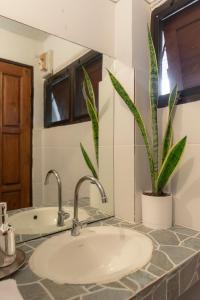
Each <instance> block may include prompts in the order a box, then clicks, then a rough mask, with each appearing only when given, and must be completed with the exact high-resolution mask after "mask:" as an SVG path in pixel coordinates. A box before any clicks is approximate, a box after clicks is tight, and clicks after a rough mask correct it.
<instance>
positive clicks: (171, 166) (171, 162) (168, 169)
mask: <svg viewBox="0 0 200 300" xmlns="http://www.w3.org/2000/svg"><path fill="white" fill-rule="evenodd" d="M186 140H187V137H186V136H185V137H184V138H182V139H181V140H180V141H179V142H177V143H176V144H175V145H174V146H173V147H172V148H171V149H170V151H169V153H168V155H167V157H166V158H165V160H164V162H163V164H162V166H161V169H160V172H159V174H158V179H157V182H156V188H157V193H158V194H161V193H162V190H163V188H164V187H165V185H166V184H167V182H168V180H169V178H170V177H171V176H172V174H173V172H174V171H175V169H176V167H177V165H178V163H179V161H180V159H181V156H182V154H183V151H184V149H185V145H186Z"/></svg>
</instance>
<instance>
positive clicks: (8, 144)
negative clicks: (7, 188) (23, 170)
mask: <svg viewBox="0 0 200 300" xmlns="http://www.w3.org/2000/svg"><path fill="white" fill-rule="evenodd" d="M2 146H3V147H2V148H3V151H2V152H3V153H2V184H19V183H20V134H2Z"/></svg>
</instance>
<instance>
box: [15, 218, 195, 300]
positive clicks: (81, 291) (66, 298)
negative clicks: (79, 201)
mask: <svg viewBox="0 0 200 300" xmlns="http://www.w3.org/2000/svg"><path fill="white" fill-rule="evenodd" d="M92 225H93V226H97V225H99V226H107V225H113V226H119V227H126V228H129V229H131V230H136V231H139V232H142V233H144V234H145V235H147V236H148V237H149V238H151V240H152V242H153V245H154V250H153V255H152V259H151V261H150V262H149V263H148V264H147V265H146V266H144V267H143V268H142V269H140V270H138V271H136V272H134V273H131V274H129V275H128V276H126V277H123V278H121V279H120V280H119V281H116V282H112V283H108V284H90V285H69V284H63V285H59V284H56V283H54V282H52V281H50V280H48V279H44V278H39V277H38V276H37V275H35V274H34V273H33V272H32V271H31V270H30V269H29V266H28V264H27V263H26V264H25V266H24V267H23V268H22V269H21V270H19V271H18V272H17V273H16V274H14V275H13V276H11V277H12V278H13V279H15V280H16V281H17V284H18V288H19V290H20V292H21V294H22V296H23V297H24V299H25V300H93V299H94V300H126V299H134V300H161V299H162V300H175V299H177V298H178V296H179V295H181V294H183V293H184V292H185V291H186V290H187V289H189V287H191V286H192V285H193V284H195V283H196V282H197V281H198V280H199V279H200V232H198V231H195V230H192V229H189V228H186V227H182V226H174V227H172V228H171V229H169V230H152V229H150V228H146V227H144V226H143V225H141V224H129V223H127V222H125V221H122V220H120V219H117V218H110V219H107V220H104V221H100V222H97V223H94V224H91V225H89V226H92ZM47 238H50V237H49V236H48V237H42V238H38V239H36V240H33V241H29V242H25V243H22V244H20V245H18V248H21V249H23V250H24V251H25V252H26V256H27V261H28V259H29V257H30V255H31V254H32V253H33V251H34V249H35V248H36V247H37V246H38V245H39V244H40V243H42V242H43V241H44V240H46V239H47Z"/></svg>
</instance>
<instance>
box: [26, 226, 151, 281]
mask: <svg viewBox="0 0 200 300" xmlns="http://www.w3.org/2000/svg"><path fill="white" fill-rule="evenodd" d="M152 250H153V246H152V242H151V240H150V239H149V238H148V237H146V236H145V235H143V234H141V233H138V232H135V231H133V230H130V229H126V228H117V227H113V226H99V227H90V228H86V229H82V231H81V234H80V235H79V236H77V237H73V236H71V234H70V232H65V233H64V234H63V233H62V234H59V235H58V236H55V237H52V238H50V239H48V240H46V241H45V242H43V243H42V244H41V245H40V246H38V248H36V250H35V251H34V253H33V255H32V256H31V258H30V260H29V265H30V268H31V270H32V271H33V272H34V273H36V274H37V275H38V276H40V277H42V278H48V279H50V280H53V281H54V282H56V283H59V284H64V283H68V284H91V283H108V282H112V281H116V280H119V279H120V278H122V277H123V276H125V275H128V274H129V273H131V272H134V271H136V270H137V269H139V268H142V267H143V266H144V265H145V264H147V263H148V262H149V260H150V259H151V255H152Z"/></svg>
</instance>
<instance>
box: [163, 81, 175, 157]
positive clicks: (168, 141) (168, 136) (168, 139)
mask: <svg viewBox="0 0 200 300" xmlns="http://www.w3.org/2000/svg"><path fill="white" fill-rule="evenodd" d="M176 102H177V85H176V86H175V87H174V89H173V90H172V92H171V94H170V95H169V101H168V109H169V115H168V122H167V127H166V131H165V135H164V139H163V146H162V162H164V160H165V158H166V156H167V154H168V152H169V149H170V148H171V146H172V144H173V141H172V140H173V130H172V123H173V116H174V108H175V106H176Z"/></svg>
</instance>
